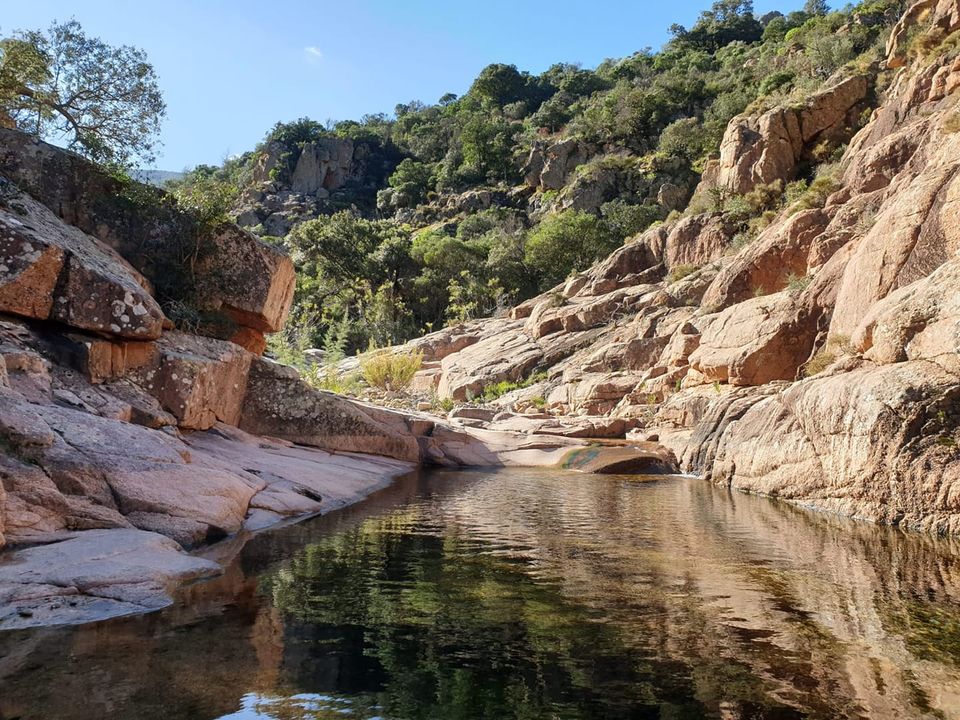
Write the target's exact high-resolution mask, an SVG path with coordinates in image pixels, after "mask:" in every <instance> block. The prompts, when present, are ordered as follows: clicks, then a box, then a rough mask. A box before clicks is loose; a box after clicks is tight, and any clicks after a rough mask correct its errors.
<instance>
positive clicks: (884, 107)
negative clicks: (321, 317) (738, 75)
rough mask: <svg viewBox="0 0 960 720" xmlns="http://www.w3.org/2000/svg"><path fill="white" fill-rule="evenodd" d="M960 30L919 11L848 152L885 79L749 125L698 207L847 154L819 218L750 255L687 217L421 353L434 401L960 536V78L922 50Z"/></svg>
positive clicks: (896, 41)
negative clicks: (431, 358) (430, 356)
mask: <svg viewBox="0 0 960 720" xmlns="http://www.w3.org/2000/svg"><path fill="white" fill-rule="evenodd" d="M958 30H960V6H958V4H957V2H956V1H955V0H920V2H917V3H915V4H914V5H913V6H912V8H911V9H910V10H909V11H908V12H907V13H906V14H905V15H904V17H903V19H902V20H901V22H900V24H898V26H897V28H896V29H895V31H894V33H893V35H892V37H891V40H890V45H889V54H890V56H889V58H888V61H887V67H888V68H899V69H898V70H897V72H896V74H895V75H893V77H892V82H891V84H890V86H889V89H887V90H886V91H885V94H884V95H883V97H882V98H881V102H880V106H879V107H878V108H877V109H876V110H875V111H874V112H873V115H872V117H871V119H870V120H869V122H867V123H866V124H865V125H864V126H863V127H862V129H860V130H859V131H858V132H856V134H855V135H853V136H852V137H851V134H853V131H854V129H855V128H856V127H858V126H859V125H860V124H861V123H862V119H863V118H865V117H866V115H865V113H864V110H865V109H866V108H867V105H866V103H867V102H868V99H869V97H870V92H871V86H872V84H873V80H872V78H870V77H864V76H859V75H857V76H852V77H846V78H843V77H840V78H838V79H836V80H835V81H834V82H832V84H831V85H830V86H829V87H827V88H826V89H825V90H823V91H822V92H819V93H816V94H814V95H813V96H811V97H810V99H809V100H808V101H806V102H805V103H803V105H802V106H791V107H777V108H772V109H769V110H767V111H765V112H763V113H759V114H755V115H746V116H741V117H738V118H735V119H734V120H733V121H732V122H731V123H730V126H729V127H728V129H727V132H726V135H725V137H724V141H723V147H722V150H721V157H720V159H719V161H717V162H716V163H715V164H714V165H713V166H710V167H708V168H707V169H706V171H705V172H704V175H703V179H702V183H701V188H700V190H699V191H698V192H699V194H700V195H701V196H702V195H703V193H705V192H706V190H707V189H708V188H710V187H723V188H726V189H727V190H730V191H732V192H734V193H746V192H748V191H750V190H752V189H754V188H756V187H757V186H758V185H772V186H774V187H775V186H776V185H777V184H779V183H783V182H785V181H789V180H792V179H794V178H796V177H798V176H800V175H801V174H803V173H807V172H808V171H809V167H810V164H811V163H813V162H814V161H815V158H814V153H813V151H814V149H815V148H816V147H817V146H824V145H826V146H830V145H831V144H836V143H842V142H844V141H846V140H848V139H849V145H848V147H847V148H846V151H845V153H844V155H843V157H842V159H841V160H840V162H839V165H838V167H837V169H836V170H835V172H834V174H833V176H832V182H831V183H830V184H831V186H832V189H831V194H830V195H829V196H828V197H826V198H824V199H823V201H822V202H819V203H804V204H802V205H795V206H793V207H786V208H783V209H782V210H781V211H780V212H779V213H778V214H777V215H776V217H771V218H768V219H769V220H770V222H769V224H768V225H767V226H766V227H765V229H763V230H762V232H760V233H759V234H758V236H757V237H756V238H755V239H753V240H752V241H751V242H749V243H739V242H734V234H735V233H736V232H737V227H736V226H735V225H728V224H727V223H728V221H727V220H726V219H725V218H726V215H725V214H724V213H700V214H697V213H696V212H695V210H688V212H687V214H686V215H685V216H683V217H681V218H679V219H677V220H675V221H671V222H666V223H663V224H660V225H656V226H654V227H652V228H651V229H649V230H648V231H646V232H645V233H643V234H642V235H641V236H640V237H638V238H635V239H634V240H633V241H632V242H629V243H628V244H626V245H625V246H623V247H622V248H620V249H618V250H617V251H616V252H614V253H613V254H612V255H610V257H608V258H607V259H606V260H604V261H602V262H600V263H598V264H597V265H596V266H595V267H593V268H591V269H590V270H588V271H587V272H584V273H581V274H580V275H578V276H575V277H572V278H570V279H569V280H568V281H567V282H565V283H564V284H563V285H561V286H558V287H557V288H554V289H552V290H551V291H550V292H548V293H545V294H543V295H541V296H539V297H536V298H533V299H531V300H528V301H526V302H524V303H523V304H521V305H519V306H517V307H516V308H514V309H513V310H512V312H511V314H510V318H511V319H510V320H502V319H498V320H491V321H487V322H486V323H483V324H481V325H479V326H472V327H471V331H470V334H469V343H465V344H464V346H463V347H458V346H454V345H453V344H452V343H450V342H449V335H444V334H434V335H431V336H427V337H426V338H423V339H422V340H421V341H419V343H420V345H418V346H424V345H423V344H424V343H425V344H426V346H432V345H433V344H438V345H443V346H444V347H445V351H444V353H443V356H442V360H441V361H440V362H439V363H438V364H437V365H435V366H433V367H431V369H430V373H431V374H430V379H431V382H432V387H435V388H436V389H437V392H438V393H439V394H440V395H444V396H449V397H453V398H456V399H462V398H464V397H479V396H482V395H483V392H484V390H485V389H487V388H490V387H491V386H493V385H496V384H497V383H499V382H501V381H510V382H514V383H517V385H518V387H517V389H515V390H513V391H512V392H509V393H507V394H505V395H503V396H502V397H500V398H498V399H497V400H496V401H494V402H493V403H492V407H493V408H494V409H497V410H499V411H500V412H499V414H495V415H492V416H489V417H487V416H485V415H482V414H479V415H478V414H477V413H476V412H474V413H472V415H471V416H461V417H460V418H459V419H457V420H456V422H459V423H461V424H468V425H470V426H471V427H473V428H498V427H509V428H511V429H514V430H519V429H523V430H524V431H526V432H529V433H532V434H534V435H536V434H539V433H558V434H575V433H577V432H579V430H578V429H577V426H578V424H581V425H583V426H589V427H590V428H592V429H591V430H588V431H586V432H590V433H595V436H598V435H600V434H602V433H608V434H607V435H604V436H605V437H623V435H624V434H627V433H628V434H629V437H630V438H631V439H641V440H643V439H658V440H659V442H661V443H663V444H665V445H667V446H668V447H670V448H672V449H673V450H674V451H675V452H676V454H677V456H678V457H679V460H680V464H681V466H682V467H683V468H684V469H685V470H687V471H690V472H696V473H699V474H702V475H703V476H704V477H707V478H709V479H710V480H712V481H714V482H716V483H720V484H723V485H728V486H730V487H733V488H737V489H742V490H746V491H749V492H756V493H765V494H769V495H773V496H776V497H779V498H782V499H786V500H789V501H791V502H796V503H798V504H802V505H804V506H808V507H814V508H820V509H823V510H827V511H830V512H836V513H841V514H846V515H852V516H855V517H859V518H863V519H868V520H873V521H876V522H884V523H891V524H896V525H901V526H904V527H910V528H919V529H928V530H933V531H936V532H944V533H957V532H960V520H958V518H960V500H958V499H957V498H958V497H960V491H958V488H960V484H958V483H960V435H958V431H957V428H958V418H960V414H958V413H960V409H958V398H960V300H958V298H960V265H958V259H957V258H958V254H960V204H958V198H960V179H958V178H960V144H958V143H960V133H958V132H957V131H956V128H957V92H958V90H960V62H958V61H957V59H956V57H955V53H951V51H950V50H948V49H944V50H942V52H943V54H941V55H939V56H935V55H931V56H927V57H924V56H916V55H913V56H912V57H911V55H910V52H909V50H908V47H909V46H910V42H909V40H910V38H912V37H916V36H917V35H919V34H923V33H932V34H933V35H932V36H934V37H947V36H950V35H951V33H954V32H956V31H958ZM944 47H945V46H944ZM937 52H940V51H937ZM570 147H571V148H572V147H573V146H570ZM563 150H564V152H566V146H564V148H563ZM538 152H539V154H536V155H535V156H533V155H532V156H531V162H530V164H529V169H530V170H531V175H530V177H528V182H529V183H531V184H542V183H543V180H542V178H543V175H544V171H545V170H546V169H547V165H548V161H547V158H546V156H545V155H544V149H543V148H541V149H540V150H539V151H538ZM556 152H557V153H558V157H557V162H558V163H559V160H560V158H561V156H560V155H559V153H560V152H561V148H559V147H558V148H557V150H556ZM558 166H559V165H558ZM579 172H580V171H578V173H579ZM547 177H548V178H549V177H551V176H550V174H549V173H548V174H547ZM547 182H550V181H549V180H548V181H547ZM698 206H699V205H698V203H697V202H696V198H695V199H694V201H693V202H692V203H691V208H694V207H698Z"/></svg>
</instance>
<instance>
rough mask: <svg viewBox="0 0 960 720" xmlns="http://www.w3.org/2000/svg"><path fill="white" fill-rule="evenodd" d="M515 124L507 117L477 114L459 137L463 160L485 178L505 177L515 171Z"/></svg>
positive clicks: (501, 178)
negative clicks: (507, 119)
mask: <svg viewBox="0 0 960 720" xmlns="http://www.w3.org/2000/svg"><path fill="white" fill-rule="evenodd" d="M513 133H514V130H513V126H511V124H510V123H508V122H507V121H506V120H503V119H502V118H498V117H490V116H487V115H483V114H481V113H477V114H475V115H474V116H473V117H472V118H471V119H470V121H469V122H467V124H466V125H464V127H463V131H462V133H461V136H460V140H461V143H462V144H463V160H464V163H465V164H466V165H468V166H469V167H471V168H474V169H475V170H476V171H477V172H478V173H479V174H480V175H481V176H482V177H485V178H488V179H491V180H506V179H508V178H509V177H510V175H511V174H513V171H514V168H513V163H512V162H511V160H512V154H513Z"/></svg>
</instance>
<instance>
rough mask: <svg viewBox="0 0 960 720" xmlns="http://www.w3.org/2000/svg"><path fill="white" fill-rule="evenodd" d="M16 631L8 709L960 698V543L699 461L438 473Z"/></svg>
mask: <svg viewBox="0 0 960 720" xmlns="http://www.w3.org/2000/svg"><path fill="white" fill-rule="evenodd" d="M211 552H212V553H213V556H215V557H217V558H218V559H220V560H221V561H223V562H226V563H228V566H227V571H226V573H225V575H224V576H223V577H221V578H218V579H215V580H213V581H208V582H203V583H197V584H195V585H192V586H190V587H187V588H184V589H183V591H182V592H181V593H180V595H179V597H178V600H177V603H176V604H175V605H174V606H173V607H171V608H170V609H168V610H165V611H163V612H160V613H155V614H152V615H148V616H141V617H133V618H122V619H117V620H113V621H107V622H102V623H97V624H93V625H88V626H83V627H76V628H59V629H46V630H40V631H29V632H28V631H22V632H10V633H4V634H0V718H2V720H11V719H12V718H24V719H26V718H31V719H33V718H42V719H44V720H52V719H56V718H65V719H66V718H71V719H72V718H84V719H86V718H90V719H92V718H97V720H102V719H104V718H135V719H137V720H152V719H158V720H159V719H163V720H175V719H180V718H185V719H186V718H189V719H190V720H207V719H213V718H221V719H224V720H226V719H229V720H254V719H261V718H275V719H276V720H294V719H296V720H300V719H307V718H310V719H326V718H348V719H349V718H365V719H366V718H383V719H384V720H387V719H393V718H397V719H400V718H438V719H444V720H455V719H461V718H462V719H464V720H468V719H470V720H472V719H474V718H478V719H479V718H490V719H494V718H496V719H497V720H501V719H504V718H522V719H524V720H528V719H529V720H533V719H540V718H544V719H550V718H670V719H679V718H701V717H711V718H713V717H716V718H802V717H815V718H855V717H864V718H922V717H928V718H945V717H946V718H949V717H960V545H958V543H957V542H956V541H951V540H942V539H935V538H931V537H927V536H921V535H907V534H903V533H900V532H897V531H894V530H890V529H885V528H877V527H873V526H870V525H865V524H859V523H856V522H852V521H845V520H841V519H838V518H834V517H831V516H827V515H822V514H816V513H811V512H808V511H805V510H802V509H798V508H795V507H791V506H789V505H785V504H783V503H778V502H775V501H772V500H768V499H764V498H757V497H749V496H746V495H741V494H736V493H730V492H727V491H725V490H722V489H718V488H715V487H712V486H711V485H709V484H708V483H706V482H703V481H698V480H692V479H684V478H660V479H649V480H642V479H637V478H628V477H596V476H586V475H578V474H572V473H558V472H555V471H542V470H539V471H526V470H525V471H504V472H434V473H430V474H423V475H415V476H411V477H410V478H407V479H405V480H402V481H400V482H398V483H397V484H396V486H394V487H393V488H391V489H389V490H387V491H384V492H382V493H380V494H378V495H376V496H374V497H372V498H371V499H369V500H368V501H366V502H364V503H361V504H359V505H357V506H354V507H352V508H349V509H347V510H344V511H340V512H338V513H334V514H330V515H327V516H324V517H320V518H317V519H315V520H312V521H309V522H306V523H301V524H298V525H293V526H289V527H285V528H281V529H278V530H274V531H272V532H269V533H264V534H261V535H258V536H256V537H254V538H253V539H251V540H250V541H249V542H246V543H245V544H244V543H243V542H241V540H239V539H238V540H235V541H231V542H227V543H223V544H221V545H219V546H217V547H215V548H214V549H213V550H212V551H211Z"/></svg>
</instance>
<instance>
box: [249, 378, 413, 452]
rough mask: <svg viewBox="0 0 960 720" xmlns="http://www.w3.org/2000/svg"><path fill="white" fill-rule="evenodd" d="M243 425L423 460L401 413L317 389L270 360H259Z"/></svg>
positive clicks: (332, 446)
mask: <svg viewBox="0 0 960 720" xmlns="http://www.w3.org/2000/svg"><path fill="white" fill-rule="evenodd" d="M239 426H240V428H242V429H243V430H245V431H246V432H249V433H252V434H255V435H267V436H270V437H277V438H282V439H284V440H289V441H291V442H295V443H299V444H301V445H310V446H313V447H318V448H323V449H325V450H336V451H345V452H363V453H370V454H373V455H384V456H386V457H392V458H396V459H398V460H404V461H407V462H414V463H416V462H419V461H420V448H419V445H418V443H417V438H416V436H415V435H414V434H413V432H412V431H411V429H410V428H409V426H407V424H406V422H405V421H404V419H403V417H402V416H401V415H398V414H395V413H390V412H389V411H377V410H374V409H367V408H365V407H364V406H361V405H359V404H357V403H354V402H351V401H350V400H347V399H345V398H342V397H339V396H337V395H334V394H332V393H327V392H322V391H320V390H315V389H313V388H311V387H310V386H309V385H308V384H307V383H306V382H304V381H303V380H301V379H300V378H299V376H298V374H297V372H296V371H295V370H293V369H292V368H289V367H287V366H285V365H279V364H277V363H274V362H271V361H269V360H263V359H255V360H254V361H253V364H252V366H251V368H250V374H249V383H248V386H247V392H246V398H245V400H244V404H243V414H242V416H241V419H240V422H239Z"/></svg>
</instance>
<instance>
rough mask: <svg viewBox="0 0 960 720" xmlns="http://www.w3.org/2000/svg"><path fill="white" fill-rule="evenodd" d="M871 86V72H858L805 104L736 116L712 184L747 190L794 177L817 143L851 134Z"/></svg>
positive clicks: (731, 123) (721, 145)
mask: <svg viewBox="0 0 960 720" xmlns="http://www.w3.org/2000/svg"><path fill="white" fill-rule="evenodd" d="M868 90H869V81H868V78H866V77H864V76H859V75H858V76H854V77H851V78H847V79H845V80H842V81H840V82H838V83H836V84H835V85H833V86H832V87H828V88H827V89H825V90H822V91H820V92H818V93H816V94H815V95H813V96H812V97H811V98H810V99H809V100H807V102H806V103H804V104H803V105H802V106H799V107H793V106H791V107H776V108H773V109H772V110H768V111H766V112H764V113H762V114H759V115H750V114H748V115H741V116H739V117H736V118H734V119H733V120H732V121H731V122H730V125H728V126H727V130H726V132H725V133H724V136H723V141H722V142H721V144H720V160H719V162H718V164H717V166H716V168H715V169H714V170H713V171H712V173H711V175H710V177H711V179H710V184H712V185H713V186H714V187H722V188H727V189H728V190H729V191H731V192H734V193H738V194H744V193H747V192H750V190H752V189H753V188H754V187H756V186H757V185H768V184H770V183H773V182H776V181H780V182H786V181H789V180H793V179H794V178H795V177H796V173H797V170H798V166H799V164H800V162H801V161H802V160H804V159H805V158H806V157H807V154H808V153H809V152H810V150H811V149H812V148H813V146H814V145H816V144H817V143H819V142H822V141H825V140H826V141H831V140H832V141H838V140H840V139H842V138H843V137H844V136H845V135H847V136H849V134H850V133H851V129H852V128H853V127H855V126H856V123H857V120H858V117H859V115H860V112H861V111H862V109H863V107H864V106H863V105H862V104H861V103H862V102H863V101H864V100H865V99H866V97H867V92H868ZM702 192H703V190H702V189H700V190H698V193H701V194H702Z"/></svg>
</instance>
